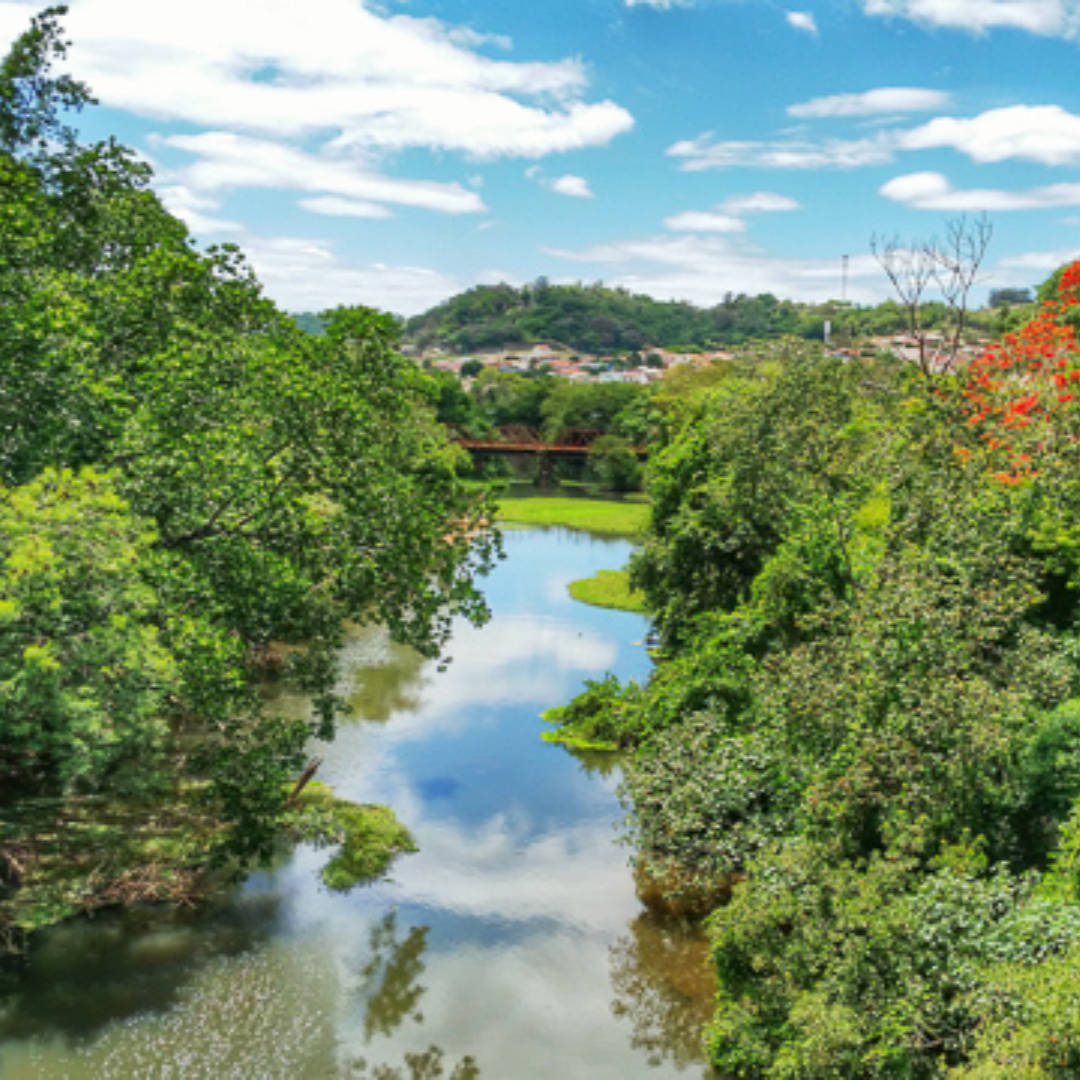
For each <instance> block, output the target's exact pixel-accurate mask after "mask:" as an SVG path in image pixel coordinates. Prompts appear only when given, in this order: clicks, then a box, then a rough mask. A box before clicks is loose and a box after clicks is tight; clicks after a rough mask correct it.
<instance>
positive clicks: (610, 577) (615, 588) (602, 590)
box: [570, 570, 645, 613]
mask: <svg viewBox="0 0 1080 1080" xmlns="http://www.w3.org/2000/svg"><path fill="white" fill-rule="evenodd" d="M570 595H571V596H572V597H573V598H574V599H575V600H580V601H581V602H582V603H584V604H592V605H593V606H594V607H606V608H616V609H618V610H619V611H636V612H638V613H644V611H645V598H644V596H642V595H641V593H639V592H636V591H635V592H631V591H630V574H629V573H628V572H627V571H626V570H597V572H596V574H595V576H593V577H591V578H582V579H581V580H580V581H571V582H570Z"/></svg>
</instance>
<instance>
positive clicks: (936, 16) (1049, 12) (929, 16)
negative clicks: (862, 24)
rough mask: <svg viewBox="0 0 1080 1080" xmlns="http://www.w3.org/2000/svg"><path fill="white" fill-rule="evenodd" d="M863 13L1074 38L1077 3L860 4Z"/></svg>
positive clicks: (881, 0)
mask: <svg viewBox="0 0 1080 1080" xmlns="http://www.w3.org/2000/svg"><path fill="white" fill-rule="evenodd" d="M863 10H864V11H865V12H866V14H867V15H877V16H884V17H887V18H897V19H908V20H910V21H912V22H916V23H920V24H921V25H923V26H929V27H945V28H949V29H956V30H968V31H970V32H972V33H984V32H985V31H987V30H995V29H999V28H1001V29H1013V30H1026V31H1028V32H1029V33H1032V34H1040V35H1042V36H1044V37H1075V36H1076V34H1077V30H1078V29H1080V2H1078V0H863Z"/></svg>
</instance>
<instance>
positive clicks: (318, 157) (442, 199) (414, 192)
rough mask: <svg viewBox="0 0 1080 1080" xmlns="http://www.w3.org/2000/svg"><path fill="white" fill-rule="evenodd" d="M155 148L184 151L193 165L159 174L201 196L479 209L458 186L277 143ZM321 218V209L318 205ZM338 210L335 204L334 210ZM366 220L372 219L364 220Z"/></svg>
mask: <svg viewBox="0 0 1080 1080" xmlns="http://www.w3.org/2000/svg"><path fill="white" fill-rule="evenodd" d="M157 145H160V146H165V147H169V148H171V149H174V150H182V151H186V152H187V153H189V154H192V155H194V156H195V157H196V158H197V160H196V161H195V162H194V163H193V164H190V165H186V166H183V167H181V168H179V169H171V170H168V171H167V172H165V173H164V175H165V177H166V178H167V179H173V178H179V179H180V181H181V182H182V183H183V184H184V186H185V187H186V188H188V189H189V190H191V191H194V192H197V193H200V194H203V195H206V194H208V193H212V192H219V191H227V190H232V189H235V188H274V189H279V190H281V189H284V190H291V191H303V192H310V193H312V194H314V195H322V196H338V197H339V198H343V199H350V200H354V201H355V202H357V203H369V204H370V203H392V204H396V205H399V206H410V207H421V208H423V209H427V210H437V211H441V212H442V213H446V214H469V213H477V212H479V211H482V210H484V209H485V207H484V203H483V201H482V200H481V198H480V196H479V195H478V194H477V193H476V192H475V191H470V190H469V189H468V188H464V187H462V186H461V185H460V184H441V183H435V182H433V181H428V180H396V179H392V178H390V177H386V176H382V175H380V174H378V173H375V172H372V171H371V170H369V169H367V168H366V167H365V166H364V165H363V164H362V163H359V162H356V161H353V160H350V159H347V158H342V157H335V156H329V155H327V154H311V153H307V152H305V151H303V150H298V149H296V148H294V147H291V146H287V145H284V144H282V143H276V142H271V141H269V140H266V139H257V138H253V137H250V136H245V135H236V134H233V133H231V132H223V131H217V132H206V133H203V134H201V135H169V136H166V137H164V138H161V139H159V140H157ZM322 206H323V210H322V212H325V208H326V204H325V203H324V204H322ZM337 206H338V209H339V210H340V209H341V204H340V203H338V204H337ZM367 216H372V215H371V214H368V215H367Z"/></svg>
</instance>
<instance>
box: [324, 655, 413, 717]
mask: <svg viewBox="0 0 1080 1080" xmlns="http://www.w3.org/2000/svg"><path fill="white" fill-rule="evenodd" d="M381 644H382V648H380V649H379V650H378V652H377V654H376V655H371V654H370V653H368V654H366V655H360V654H363V650H357V653H358V655H357V657H356V662H355V664H353V663H350V661H351V660H352V653H353V651H352V650H351V649H350V648H349V647H348V646H346V650H345V655H344V657H343V660H344V662H345V665H346V667H347V668H351V670H347V673H346V674H347V678H348V679H349V682H350V684H351V685H349V686H348V688H347V690H346V699H347V701H348V704H349V716H350V717H352V718H354V719H357V720H375V721H379V722H382V721H385V720H389V719H390V717H391V716H394V715H395V714H397V713H402V712H415V711H416V710H417V709H419V708H420V692H421V691H422V690H423V688H424V685H425V682H426V680H425V679H424V678H422V673H423V667H424V663H425V661H424V658H423V657H422V656H421V655H420V654H419V653H418V652H415V651H414V650H412V649H409V648H406V647H405V646H403V645H396V644H394V643H392V642H390V641H386V642H384V643H381Z"/></svg>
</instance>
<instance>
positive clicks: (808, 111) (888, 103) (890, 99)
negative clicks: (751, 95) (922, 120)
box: [788, 86, 950, 119]
mask: <svg viewBox="0 0 1080 1080" xmlns="http://www.w3.org/2000/svg"><path fill="white" fill-rule="evenodd" d="M949 101H950V98H949V95H948V94H946V93H944V92H943V91H941V90H922V89H919V88H917V87H912V86H883V87H879V88H878V89H876V90H867V91H866V92H865V93H862V94H834V95H833V96H831V97H822V98H814V99H813V100H812V101H804V102H802V103H801V104H798V105H791V106H790V107H789V108H788V114H789V115H790V116H798V117H801V118H810V119H820V118H822V117H832V116H879V115H882V114H889V113H909V112H932V111H934V110H935V109H944V108H947V107H948V105H949Z"/></svg>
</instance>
